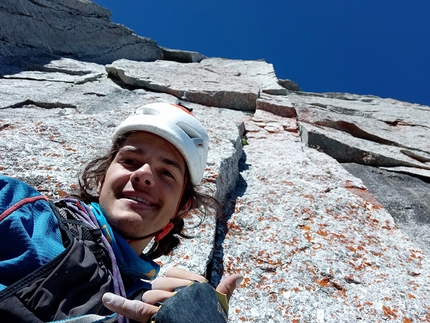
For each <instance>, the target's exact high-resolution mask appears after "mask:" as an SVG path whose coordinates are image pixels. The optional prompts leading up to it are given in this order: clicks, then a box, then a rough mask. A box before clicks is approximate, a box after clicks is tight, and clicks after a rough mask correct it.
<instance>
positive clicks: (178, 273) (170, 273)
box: [165, 267, 207, 282]
mask: <svg viewBox="0 0 430 323" xmlns="http://www.w3.org/2000/svg"><path fill="white" fill-rule="evenodd" d="M165 276H166V277H174V278H182V279H188V280H197V281H199V282H205V281H207V280H206V278H205V277H203V276H200V275H197V274H194V273H192V272H189V271H186V270H184V269H181V268H176V267H173V268H170V269H169V270H167V271H166V274H165Z"/></svg>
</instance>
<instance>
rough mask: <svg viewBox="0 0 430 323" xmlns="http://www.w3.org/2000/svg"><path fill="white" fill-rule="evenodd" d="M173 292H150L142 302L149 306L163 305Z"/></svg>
mask: <svg viewBox="0 0 430 323" xmlns="http://www.w3.org/2000/svg"><path fill="white" fill-rule="evenodd" d="M172 294H173V293H172V292H168V291H164V290H149V291H147V292H145V293H144V294H143V295H142V301H143V302H145V303H148V304H156V303H161V302H162V301H164V300H165V299H167V298H169V297H171V296H172Z"/></svg>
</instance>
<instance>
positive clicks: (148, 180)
mask: <svg viewBox="0 0 430 323" xmlns="http://www.w3.org/2000/svg"><path fill="white" fill-rule="evenodd" d="M130 180H131V182H132V184H133V185H135V184H137V185H143V184H144V185H147V186H153V185H154V184H155V180H154V176H153V174H152V169H151V166H150V165H149V164H144V165H142V167H140V168H139V169H136V170H135V171H134V172H133V173H132V174H131V176H130Z"/></svg>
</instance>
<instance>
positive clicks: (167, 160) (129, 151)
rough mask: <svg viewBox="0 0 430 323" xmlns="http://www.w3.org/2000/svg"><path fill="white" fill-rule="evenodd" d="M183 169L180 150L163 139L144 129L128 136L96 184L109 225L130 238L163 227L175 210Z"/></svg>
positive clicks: (183, 181)
mask: <svg viewBox="0 0 430 323" xmlns="http://www.w3.org/2000/svg"><path fill="white" fill-rule="evenodd" d="M185 169H186V164H185V161H184V158H183V157H182V155H181V153H180V152H179V151H178V150H177V149H176V148H175V147H174V146H173V145H172V144H171V143H169V142H168V141H166V140H165V139H163V138H161V137H159V136H157V135H154V134H152V133H149V132H143V131H139V132H135V133H133V134H131V135H130V136H128V137H127V138H126V140H125V142H124V143H123V144H122V145H121V147H120V149H119V151H118V153H117V155H116V156H115V159H114V160H113V161H112V163H111V165H110V166H109V168H108V170H107V172H106V175H105V177H104V180H103V182H102V183H101V185H100V187H99V194H100V198H99V203H100V206H101V207H102V209H103V211H104V213H105V215H106V217H107V220H108V222H109V223H110V225H111V226H112V227H114V228H115V229H116V230H117V231H118V232H120V233H121V234H122V235H124V236H125V237H133V238H138V237H142V236H145V235H147V234H151V233H153V232H156V231H158V230H160V229H162V228H163V227H164V226H165V225H166V224H167V223H168V222H169V221H170V219H171V218H172V217H173V216H174V215H175V212H176V211H177V207H178V204H179V202H180V199H181V195H182V190H183V187H184V185H185V177H186V176H185Z"/></svg>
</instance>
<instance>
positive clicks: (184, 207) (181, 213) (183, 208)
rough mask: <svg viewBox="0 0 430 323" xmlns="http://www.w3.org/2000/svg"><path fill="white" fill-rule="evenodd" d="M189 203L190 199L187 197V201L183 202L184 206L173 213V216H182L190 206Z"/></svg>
mask: <svg viewBox="0 0 430 323" xmlns="http://www.w3.org/2000/svg"><path fill="white" fill-rule="evenodd" d="M191 204H192V202H191V199H188V201H187V202H186V203H185V204H184V206H183V207H182V208H181V209H180V210H178V213H177V214H176V215H175V217H177V216H183V215H184V214H185V213H187V212H188V211H189V210H190V208H191Z"/></svg>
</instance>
